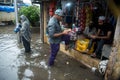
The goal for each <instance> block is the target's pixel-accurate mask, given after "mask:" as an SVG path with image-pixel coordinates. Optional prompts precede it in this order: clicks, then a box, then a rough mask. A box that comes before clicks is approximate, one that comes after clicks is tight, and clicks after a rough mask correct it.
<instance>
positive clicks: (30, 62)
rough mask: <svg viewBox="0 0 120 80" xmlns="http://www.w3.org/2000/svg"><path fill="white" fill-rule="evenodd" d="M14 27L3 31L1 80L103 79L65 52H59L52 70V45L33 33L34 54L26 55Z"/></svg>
mask: <svg viewBox="0 0 120 80" xmlns="http://www.w3.org/2000/svg"><path fill="white" fill-rule="evenodd" d="M0 28H1V27H0ZM13 28H14V27H10V28H8V27H7V29H8V30H6V27H5V28H3V27H2V28H1V29H2V30H1V29H0V33H1V34H0V80H102V78H101V77H100V76H96V75H95V74H94V73H92V72H91V70H90V69H89V68H87V67H85V66H84V65H82V64H80V63H79V62H77V61H76V60H74V59H72V58H70V57H68V56H67V55H65V54H63V53H62V52H59V53H58V55H57V58H56V60H55V65H54V66H53V67H48V66H47V62H48V59H49V46H48V45H47V44H42V43H41V42H40V40H39V34H32V45H31V48H32V52H31V53H24V48H23V46H22V44H20V45H18V44H17V40H16V34H15V33H12V30H13ZM8 32H10V33H8Z"/></svg>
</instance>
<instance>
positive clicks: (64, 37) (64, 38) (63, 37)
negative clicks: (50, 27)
mask: <svg viewBox="0 0 120 80" xmlns="http://www.w3.org/2000/svg"><path fill="white" fill-rule="evenodd" d="M62 41H65V45H68V44H69V43H70V35H63V36H62Z"/></svg>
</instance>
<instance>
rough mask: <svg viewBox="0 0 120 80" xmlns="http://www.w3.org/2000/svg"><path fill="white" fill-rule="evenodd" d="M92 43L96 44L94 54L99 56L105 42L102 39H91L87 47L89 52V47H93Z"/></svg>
mask: <svg viewBox="0 0 120 80" xmlns="http://www.w3.org/2000/svg"><path fill="white" fill-rule="evenodd" d="M94 42H95V43H96V44H97V46H96V50H95V52H94V53H95V54H96V55H100V53H101V51H102V48H103V45H104V42H105V40H103V39H91V40H90V42H89V45H88V49H89V50H90V49H91V47H92V45H93V43H94Z"/></svg>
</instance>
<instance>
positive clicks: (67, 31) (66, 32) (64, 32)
mask: <svg viewBox="0 0 120 80" xmlns="http://www.w3.org/2000/svg"><path fill="white" fill-rule="evenodd" d="M70 31H71V29H67V30H64V31H63V32H62V33H63V34H68V33H69V32H70Z"/></svg>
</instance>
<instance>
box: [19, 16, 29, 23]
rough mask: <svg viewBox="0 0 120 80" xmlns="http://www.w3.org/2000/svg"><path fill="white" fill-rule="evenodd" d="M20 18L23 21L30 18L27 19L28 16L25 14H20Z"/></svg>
mask: <svg viewBox="0 0 120 80" xmlns="http://www.w3.org/2000/svg"><path fill="white" fill-rule="evenodd" d="M20 20H21V21H22V22H24V21H28V20H27V17H26V16H24V15H21V16H20Z"/></svg>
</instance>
